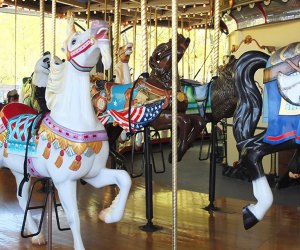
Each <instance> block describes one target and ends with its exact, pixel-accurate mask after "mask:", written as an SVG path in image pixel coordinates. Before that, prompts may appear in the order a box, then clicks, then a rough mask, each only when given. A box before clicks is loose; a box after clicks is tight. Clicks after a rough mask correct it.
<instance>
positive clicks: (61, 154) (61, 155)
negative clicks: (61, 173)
mask: <svg viewBox="0 0 300 250" xmlns="http://www.w3.org/2000/svg"><path fill="white" fill-rule="evenodd" d="M63 161H64V151H63V150H61V151H60V152H59V156H58V157H57V159H56V161H55V166H56V167H58V168H60V167H61V165H62V163H63Z"/></svg>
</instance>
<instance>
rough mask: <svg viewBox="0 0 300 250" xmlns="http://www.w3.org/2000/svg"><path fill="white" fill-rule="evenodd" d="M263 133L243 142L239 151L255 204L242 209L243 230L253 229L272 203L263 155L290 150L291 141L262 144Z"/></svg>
mask: <svg viewBox="0 0 300 250" xmlns="http://www.w3.org/2000/svg"><path fill="white" fill-rule="evenodd" d="M264 134H265V132H263V133H261V134H259V135H257V136H255V137H253V138H250V139H248V140H245V141H243V142H241V143H240V145H239V146H241V144H243V146H242V147H240V149H241V162H240V164H242V166H243V167H246V169H247V171H248V173H249V174H250V177H251V179H252V187H253V194H254V197H255V198H256V199H257V203H256V204H250V205H248V206H246V207H244V208H243V222H244V227H245V229H249V228H251V227H253V226H254V225H255V224H256V223H257V222H259V221H260V220H262V218H263V217H264V215H265V213H266V212H267V211H268V209H269V208H270V207H271V205H272V203H273V194H272V191H271V188H270V185H269V183H268V181H267V178H266V177H265V174H264V170H263V166H262V159H263V157H264V156H265V155H268V154H271V153H274V152H278V151H281V150H284V149H288V148H291V147H292V146H293V141H292V140H291V141H287V142H284V143H281V144H278V145H270V144H267V143H264V142H263V138H264Z"/></svg>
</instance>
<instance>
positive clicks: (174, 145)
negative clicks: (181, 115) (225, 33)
mask: <svg viewBox="0 0 300 250" xmlns="http://www.w3.org/2000/svg"><path fill="white" fill-rule="evenodd" d="M177 29H178V4H177V0H172V100H173V101H172V249H173V250H176V249H177V165H178V163H177V158H178V157H177V101H176V100H177V85H178V68H177Z"/></svg>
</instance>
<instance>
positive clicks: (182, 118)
mask: <svg viewBox="0 0 300 250" xmlns="http://www.w3.org/2000/svg"><path fill="white" fill-rule="evenodd" d="M177 127H178V140H177V141H178V152H177V153H178V154H177V161H181V160H182V157H183V156H184V154H185V153H186V151H187V150H188V148H189V143H188V137H189V134H190V131H191V130H192V129H193V126H192V122H191V119H190V118H189V117H188V115H186V114H181V113H178V114H177ZM171 162H172V154H171V153H170V154H169V163H171Z"/></svg>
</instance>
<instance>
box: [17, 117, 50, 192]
mask: <svg viewBox="0 0 300 250" xmlns="http://www.w3.org/2000/svg"><path fill="white" fill-rule="evenodd" d="M47 113H48V111H42V112H41V113H39V114H37V115H36V116H35V117H34V119H33V120H32V122H31V124H30V126H29V131H28V137H27V141H26V148H25V157H24V163H23V171H24V172H23V174H24V177H23V179H22V181H21V183H20V185H19V190H18V195H19V196H20V197H22V190H23V186H24V184H25V182H28V181H29V178H30V174H29V173H28V170H27V159H28V145H29V141H30V139H31V137H32V126H33V124H34V122H35V121H36V120H37V119H38V118H40V119H39V120H38V122H37V123H36V125H35V127H34V133H33V134H36V133H37V132H38V130H39V128H40V125H41V122H42V120H43V118H44V117H45V115H46V114H47Z"/></svg>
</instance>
